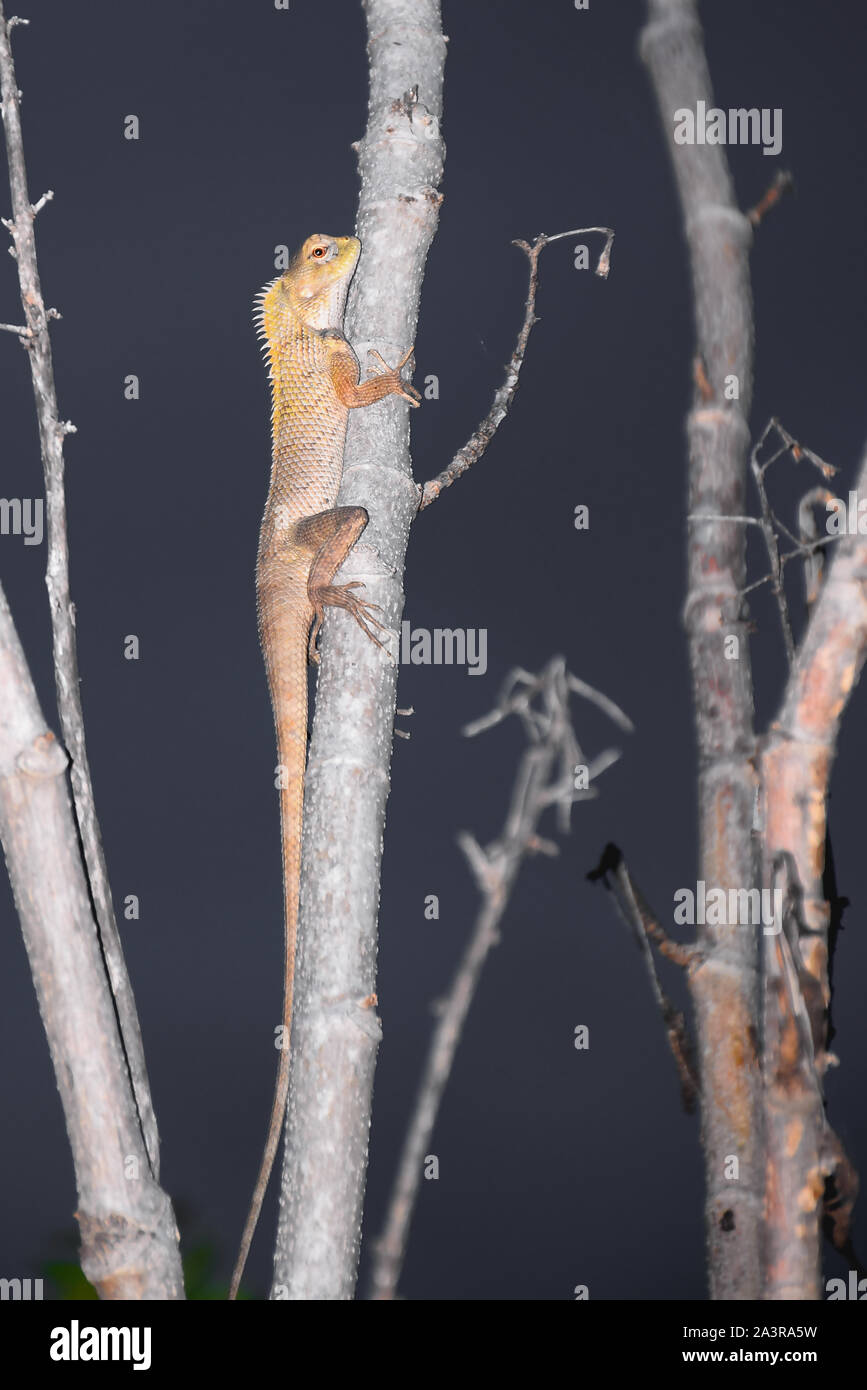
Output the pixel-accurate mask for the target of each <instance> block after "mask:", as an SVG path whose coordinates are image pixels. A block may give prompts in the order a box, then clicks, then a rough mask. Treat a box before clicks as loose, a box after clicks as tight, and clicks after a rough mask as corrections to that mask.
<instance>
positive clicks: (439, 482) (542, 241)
mask: <svg viewBox="0 0 867 1390" xmlns="http://www.w3.org/2000/svg"><path fill="white" fill-rule="evenodd" d="M590 233H599V235H601V236H604V237H606V238H607V239H606V242H605V246H604V247H603V249H602V254H601V255H600V257H599V260H598V262H597V264H596V274H597V275H599V276H601V277H602V278H603V279H606V278H607V276H608V272H609V269H610V267H611V246H612V243H613V241H614V232H613V231H612V230H611V228H610V227H578V228H576V229H575V230H574V231H571V232H557V233H556V234H555V235H554V236H546V235H545V234H544V232H540V233H539V235H538V236H537V237H536V240H535V241H534V242H533V244H532V246H531V245H530V244H529V243H528V242H526V241H520V240H519V241H513V242H512V245H513V246H520V248H521V250H522V251H523V252H524V254H525V255H526V257H527V260H528V261H529V263H530V285H529V289H528V291H527V300H526V303H525V305H524V322H523V324H522V325H521V331H520V333H519V334H518V341H517V343H516V344H515V350H514V352H513V353H512V356H511V359H510V361H509V365H508V367H507V368H506V376H505V380H504V381H503V384H502V386H500V388H499V390H498V391H497V392H496V393H495V395H494V399H493V403H492V405H491V408H490V410H489V411H488V413H487V415H486V416H485V418H484V420H483V421H482V423H481V424H480V425H479V427H478V429H476V430H475V431H474V433H473V434H471V435H470V438H469V439H468V440H467V442H466V444H464V446H463V447H462V448H461V449H458V452H457V453H456V454H455V456H454V458H453V459H452V461H451V463H449V464H448V465H447V466H446V467H445V468H444V469H443V471H442V472H441V473H439V474H438V475H437V477H436V478H431V479H430V480H429V481H428V482H426V483H425V485H424V487H423V488H422V490H421V500H420V502H419V511H423V510H424V508H425V507H429V506H430V504H431V503H432V502H435V501H436V499H437V498H438V497H439V495H440V493H441V492H442V491H443V489H444V488H447V487H451V485H452V483H453V482H455V480H456V479H457V478H459V477H460V476H461V474H462V473H466V471H467V469H468V468H470V467H471V466H472V465H473V464H474V463H476V462H477V460H478V459H480V458H481V457H482V455H483V454H484V452H485V450H486V449H487V447H488V445H489V444H490V442H491V440H492V439H493V437H494V435H495V434H496V432H497V430H498V429H499V427H500V425H501V424H502V423H503V421H504V420H505V418H506V416H507V415H508V413H509V410H510V408H511V405H512V401H513V400H514V399H515V392H516V391H517V389H518V378H519V377H520V375H521V368H522V366H523V365H524V354H525V352H526V350H527V342H528V340H529V337H530V333H531V331H532V329H533V325H534V324H536V323H538V322H539V320H538V319H537V317H536V291H537V289H538V284H539V256H540V255H541V253H542V251H543V250H544V249H545V247H546V246H548V245H549V244H550V243H551V242H552V241H561V240H562V239H563V238H564V237H573V236H585V235H589V234H590Z"/></svg>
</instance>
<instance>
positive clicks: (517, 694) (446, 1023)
mask: <svg viewBox="0 0 867 1390" xmlns="http://www.w3.org/2000/svg"><path fill="white" fill-rule="evenodd" d="M576 686H577V687H583V682H580V681H576V680H574V678H572V677H570V676H569V675H568V673H567V671H566V665H565V662H564V660H563V658H562V657H555V658H554V659H553V660H552V661H551V662H549V664H548V665H547V667H546V668H545V669H544V671H543V672H542V673H541V674H540V675H539V676H533V675H531V674H529V673H528V672H526V671H522V670H516V671H513V672H512V673H511V675H510V676H509V678H508V680H507V681H506V683H505V685H504V687H503V690H502V692H501V696H500V700H499V702H498V705H497V707H496V709H495V710H494V711H492V713H491V715H489V716H486V717H485V718H484V719H481V720H476V721H475V722H474V724H472V725H470V726H468V727H467V728H465V729H464V733H465V734H466V735H467V736H472V735H474V734H476V733H479V732H480V731H481V730H482V729H488V728H490V727H492V725H493V724H495V723H499V722H501V720H503V719H505V718H507V717H508V716H509V715H510V714H513V715H517V716H518V717H519V718H520V719H521V721H522V723H523V725H524V729H525V732H526V734H527V738H528V742H529V747H528V748H527V749H526V751H525V752H524V754H523V757H522V758H521V761H520V763H519V766H518V769H517V772H516V774H515V781H514V784H513V787H512V796H511V800H510V804H509V810H508V813H507V815H506V819H505V823H504V826H503V830H502V832H501V834H500V836H499V838H498V839H496V840H494V841H493V842H492V843H491V844H489V845H487V846H485V847H484V848H482V846H480V845H479V844H478V843H477V841H476V840H475V839H474V838H473V836H472V835H469V834H466V833H463V834H461V835H460V836H459V840H458V843H459V844H460V846H461V849H462V850H463V852H464V854H465V856H466V859H467V863H468V864H469V867H470V870H471V872H472V875H473V877H474V879H475V881H476V884H477V886H478V889H479V893H480V894H481V897H482V905H481V908H480V910H479V914H478V917H477V918H476V923H475V926H474V928H473V931H472V934H471V936H470V940H469V942H468V944H467V947H466V949H465V951H464V955H463V958H462V960H461V962H460V965H459V966H458V969H457V971H456V973H455V976H454V979H453V981H452V984H451V987H450V989H449V992H448V994H447V996H446V998H445V1000H444V1001H443V1002H442V1003H441V1004H440V1006H439V1007H438V1010H437V1012H438V1022H437V1025H436V1028H435V1030H434V1034H433V1037H432V1039H431V1043H430V1048H429V1050H428V1055H427V1061H426V1063H425V1068H424V1073H423V1076H422V1079H421V1082H420V1085H419V1089H418V1094H417V1097H416V1103H415V1107H414V1109H413V1114H412V1117H411V1120H410V1124H409V1128H408V1130H407V1134H406V1138H405V1140H404V1144H403V1149H402V1151H401V1156H400V1161H399V1164H398V1171H397V1176H396V1179H395V1183H394V1187H393V1189H392V1195H391V1200H390V1202H389V1208H388V1212H387V1216H386V1221H385V1225H384V1228H383V1233H382V1236H381V1237H380V1239H379V1240H378V1241H377V1243H376V1251H375V1256H374V1265H373V1272H372V1281H371V1297H372V1298H374V1299H381V1300H387V1299H393V1298H394V1297H395V1296H396V1294H397V1285H398V1280H399V1278H400V1272H401V1269H402V1267H403V1261H404V1256H405V1253H406V1244H407V1239H408V1236H409V1227H410V1222H411V1221H412V1214H413V1211H414V1208H415V1203H416V1200H417V1197H418V1189H419V1183H420V1181H421V1176H422V1164H423V1160H424V1155H425V1153H426V1152H427V1149H428V1146H429V1144H430V1139H431V1135H432V1133H433V1128H434V1124H435V1122H436V1117H437V1112H438V1110H439V1106H440V1102H441V1100H442V1096H443V1092H444V1090H445V1087H446V1083H447V1082H448V1078H449V1075H450V1073H451V1069H452V1064H453V1062H454V1057H455V1053H456V1051H457V1048H458V1044H459V1042H460V1038H461V1033H462V1030H463V1026H464V1022H465V1020H466V1017H467V1013H468V1012H469V1008H470V1005H471V1003H472V1000H473V996H474V994H475V991H476V987H477V985H478V980H479V976H480V974H481V970H482V967H483V965H484V963H485V960H486V959H487V956H488V953H489V952H490V950H491V948H492V947H493V946H494V945H496V943H497V941H498V939H499V935H498V933H499V925H500V922H501V920H502V918H503V915H504V914H505V911H506V908H507V907H508V903H509V897H510V894H511V891H512V887H513V885H514V883H515V879H516V878H517V875H518V872H519V870H520V867H521V865H522V863H523V862H524V860H525V859H526V857H527V856H528V855H530V854H534V853H540V852H541V853H547V854H552V853H556V852H557V847H556V845H553V844H551V842H550V841H547V840H544V839H541V838H540V836H539V834H538V824H539V820H540V818H541V816H542V814H543V813H544V811H545V809H546V808H547V807H548V806H550V805H551V804H552V801H554V800H556V802H557V805H558V807H559V808H560V809H561V812H562V816H561V823H562V820H563V818H565V824H566V826H567V827H568V822H569V814H570V811H571V808H572V804H573V802H574V801H575V800H577V799H579V796H580V793H576V790H575V778H574V769H575V767H576V765H584V766H587V765H588V764H587V761H586V759H585V758H584V756H583V754H582V752H581V748H580V745H579V743H578V740H577V737H576V735H575V732H574V729H573V727H572V723H571V719H570V714H569V694H570V690H571V689H572V688H574V687H576ZM583 688H585V689H586V688H587V687H583ZM593 697H594V698H595V699H596V702H598V698H599V695H598V692H597V691H593ZM602 698H604V697H602ZM614 708H615V709H616V708H617V707H616V706H614ZM617 713H618V716H619V719H618V722H620V723H621V727H622V726H623V721H625V722H626V724H629V727H630V728H631V724H630V722H629V720H628V719H627V718H626V715H624V714H623V713H622V711H620V710H618V711H617ZM564 768H568V769H569V772H570V775H569V778H568V780H567V779H566V778H564V776H563V769H564Z"/></svg>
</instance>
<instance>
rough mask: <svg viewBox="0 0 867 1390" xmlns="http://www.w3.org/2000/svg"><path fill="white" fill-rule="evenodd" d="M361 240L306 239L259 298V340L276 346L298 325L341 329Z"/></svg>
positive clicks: (310, 237)
mask: <svg viewBox="0 0 867 1390" xmlns="http://www.w3.org/2000/svg"><path fill="white" fill-rule="evenodd" d="M360 255H361V242H360V241H359V240H358V238H357V237H354V236H322V235H318V234H317V235H316V236H309V237H308V238H307V240H306V241H305V242H304V244H303V246H302V247H301V249H300V251H298V252H297V254H296V255H295V257H294V259H293V261H292V264H291V265H290V266H289V269H288V270H284V272H283V274H282V275H281V276H279V277H278V278H277V279H276V280H272V281H271V283H270V284H269V285H266V286H265V288H264V289H263V290H262V292H261V294H260V296H259V298H258V300H257V310H258V313H257V319H258V325H259V328H260V331H261V333H262V336H263V337H264V338H265V339H266V341H267V343H268V345H269V346H270V347H272V348H273V347H275V346H276V345H277V344H278V343H279V342H280V340H281V339H282V338H283V337H284V336H285V332H286V330H287V329H289V330H290V331H291V329H292V327H293V326H296V325H297V324H298V323H299V322H300V323H302V324H304V325H305V326H306V327H307V328H342V326H343V310H344V306H345V304H346V294H347V291H348V289H349V282H350V280H351V279H352V276H353V274H354V273H355V267H356V266H357V265H358V257H359V256H360Z"/></svg>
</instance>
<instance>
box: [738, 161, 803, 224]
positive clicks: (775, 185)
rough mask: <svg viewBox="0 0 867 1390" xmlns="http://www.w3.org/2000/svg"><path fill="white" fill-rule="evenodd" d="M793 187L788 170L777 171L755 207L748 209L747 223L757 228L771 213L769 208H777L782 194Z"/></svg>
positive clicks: (793, 183)
mask: <svg viewBox="0 0 867 1390" xmlns="http://www.w3.org/2000/svg"><path fill="white" fill-rule="evenodd" d="M794 186H795V180H794V179H793V178H792V175H791V174H790V173H789V171H788V169H780V170H778V172H777V173H776V174H775V175H774V178H773V180H772V182H771V185H770V187H769V188H768V189H767V190H766V191H765V192H764V193H763V194H762V196H761V198H760V199H759V201H758V202H757V203H756V205H755V207H754V208H750V210H749V212H748V213H747V221H748V222H751V223H752V225H753V226H754V227H758V225H759V223H760V222H761V221H762V220H763V218H764V217H765V216H766V215H767V213H769V212H770V211H771V208H774V207H776V206H777V203H778V202H779V201H780V199H781V198H782V197H783V194H784V193H788V192H789V191H790V189H792V188H794Z"/></svg>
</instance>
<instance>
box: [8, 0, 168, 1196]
mask: <svg viewBox="0 0 867 1390" xmlns="http://www.w3.org/2000/svg"><path fill="white" fill-rule="evenodd" d="M25 22H26V21H22V20H18V19H17V18H16V17H15V16H13V17H12V18H11V19H9V20H8V21H7V20H6V17H5V15H4V12H3V5H2V0H0V96H2V117H3V129H4V132H5V136H6V154H7V159H8V163H9V187H10V191H11V194H12V219H11V221H9V220H6V219H4V226H5V227H7V229H8V230H9V232H10V233H11V236H12V241H13V249H14V256H15V260H16V263H17V266H18V283H19V287H20V291H21V303H22V305H23V307H24V314H25V323H26V331H25V332H23V334H22V336H21V341H22V342H23V344H24V346H25V348H26V350H27V354H28V357H29V360H30V374H31V377H32V380H33V395H34V398H35V402H36V416H37V420H38V424H39V444H40V449H41V453H42V466H43V470H44V474H45V509H46V515H47V521H48V528H47V529H48V559H47V564H46V575H45V582H46V585H47V587H48V598H49V606H50V611H51V633H52V640H53V646H54V678H55V684H56V688H57V709H58V714H59V716H60V728H61V732H62V735H63V741H64V743H65V745H66V750H67V752H68V754H69V758H70V780H71V783H72V794H73V803H74V808H75V818H76V823H77V826H78V834H79V837H80V840H81V846H82V851H83V856H84V862H85V866H86V875H87V884H88V891H89V893H90V896H91V899H92V902H93V908H94V914H95V917H96V922H97V925H98V929H99V938H100V945H101V948H102V953H103V956H104V959H105V964H106V967H107V970H108V975H109V979H110V981H111V989H112V994H113V997H114V1007H115V1009H116V1011H117V1017H118V1024H119V1026H120V1031H121V1039H122V1044H123V1048H124V1052H125V1055H126V1063H127V1066H128V1069H129V1073H130V1080H131V1082H132V1087H133V1092H134V1095H135V1100H136V1106H137V1109H138V1114H139V1120H140V1123H141V1126H142V1133H143V1135H144V1140H145V1146H146V1148H147V1153H148V1159H149V1161H150V1165H151V1169H152V1171H153V1174H154V1177H158V1176H159V1137H158V1134H157V1125H156V1116H155V1115H154V1109H153V1103H152V1101H151V1095H150V1087H149V1085H148V1078H147V1069H146V1067H145V1060H144V1049H143V1047H142V1040H141V1031H140V1028H139V1022H138V1015H137V1012H136V1007H135V1000H134V998H133V993H132V988H131V986H130V982H129V976H128V975H127V970H126V962H125V961H124V958H123V948H122V946H121V942H120V936H119V934H118V930H117V923H116V922H115V917H114V906H113V904H112V899H111V888H110V886H109V881H108V870H107V868H106V864H105V856H104V854H103V849H102V840H101V838H100V832H99V822H98V820H97V817H96V807H95V804H94V798H93V788H92V786H91V781H90V768H89V765H88V761H87V749H86V747H85V741H84V716H83V713H82V709H81V696H80V692H79V682H78V657H77V654H76V641H75V608H74V606H73V603H72V599H71V597H70V592H69V552H68V547H67V538H66V498H65V493H64V483H63V469H64V460H63V440H64V436H65V435H66V434H68V433H70V432H71V431H72V428H73V427H72V426H71V425H70V424H69V423H68V422H62V421H61V420H60V414H59V411H58V406H57V394H56V391H55V387H54V369H53V366H52V360H51V340H50V336H49V332H48V320H49V318H52V317H54V318H57V317H59V315H57V313H56V311H53V310H50V309H49V310H46V308H45V303H44V301H43V298H42V287H41V284H40V280H39V267H38V264H37V260H36V238H35V236H34V231H33V223H34V219H35V217H36V214H37V212H38V211H39V209H40V208H41V207H42V206H43V205H44V203H45V202H46V200H47V199H49V198H50V197H51V196H52V195H51V194H50V193H47V194H45V195H44V197H43V198H40V200H39V202H38V203H36V204H31V202H30V195H29V193H28V191H27V171H26V167H25V163H24V143H23V138H22V133H21V109H20V105H19V92H18V83H17V80H16V76H15V67H14V63H13V60H12V47H11V43H10V35H11V31H12V29H13V27H14V26H15V25H16V24H20V23H25Z"/></svg>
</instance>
